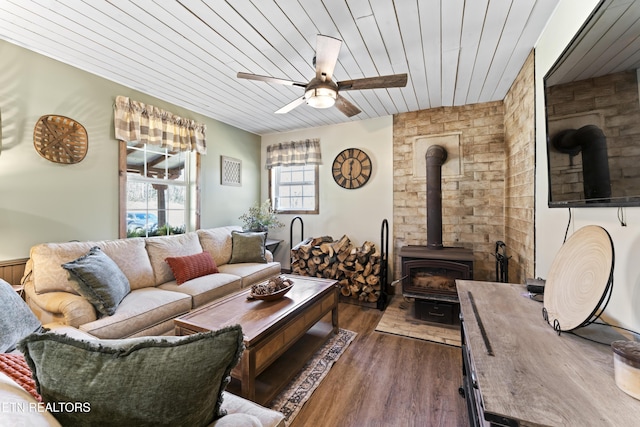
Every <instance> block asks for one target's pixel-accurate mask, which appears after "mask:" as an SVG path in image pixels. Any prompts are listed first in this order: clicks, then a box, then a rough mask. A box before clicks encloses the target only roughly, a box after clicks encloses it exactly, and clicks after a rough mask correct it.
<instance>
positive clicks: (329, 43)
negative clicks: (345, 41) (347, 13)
mask: <svg viewBox="0 0 640 427" xmlns="http://www.w3.org/2000/svg"><path fill="white" fill-rule="evenodd" d="M340 46H342V40H338V39H336V38H333V37H329V36H323V35H322V34H318V38H317V41H316V77H317V78H321V76H322V74H324V75H326V76H327V79H328V80H331V78H332V76H333V69H334V68H336V62H338V54H339V53H340Z"/></svg>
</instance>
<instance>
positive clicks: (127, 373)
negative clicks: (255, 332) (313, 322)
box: [20, 325, 243, 426]
mask: <svg viewBox="0 0 640 427" xmlns="http://www.w3.org/2000/svg"><path fill="white" fill-rule="evenodd" d="M20 350H21V351H22V352H23V353H24V355H25V358H26V360H27V363H28V364H29V366H30V367H31V369H32V371H33V372H34V376H35V379H36V384H37V387H38V390H39V392H40V394H41V396H42V398H43V401H44V402H47V403H52V404H55V403H63V402H64V403H67V402H81V403H82V405H83V408H86V410H78V411H75V410H74V411H68V412H67V411H60V412H56V413H55V414H54V415H55V417H56V418H57V419H58V421H60V423H61V424H63V425H96V426H97V425H100V426H124V425H136V426H157V425H181V426H206V425H208V424H209V423H211V422H212V421H213V420H215V419H217V418H219V417H221V416H222V415H224V413H223V412H221V408H220V407H221V404H222V392H223V390H224V388H225V387H226V385H227V384H228V382H229V379H230V377H229V375H230V373H231V369H232V368H233V367H234V366H235V365H236V364H237V363H238V361H239V360H240V355H241V354H242V350H243V344H242V329H241V328H240V326H239V325H235V326H229V327H226V328H224V329H220V330H218V331H211V332H205V333H199V334H193V335H189V336H185V337H145V338H131V339H125V340H92V341H84V340H76V339H73V338H70V337H67V336H64V335H58V334H55V333H45V334H32V335H30V336H28V337H27V338H25V339H24V340H23V341H21V342H20Z"/></svg>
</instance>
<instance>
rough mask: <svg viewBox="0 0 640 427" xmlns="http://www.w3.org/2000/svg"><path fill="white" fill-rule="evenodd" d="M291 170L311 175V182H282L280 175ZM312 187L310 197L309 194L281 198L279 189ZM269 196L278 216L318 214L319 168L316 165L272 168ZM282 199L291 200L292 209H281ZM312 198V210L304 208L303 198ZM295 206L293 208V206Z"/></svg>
mask: <svg viewBox="0 0 640 427" xmlns="http://www.w3.org/2000/svg"><path fill="white" fill-rule="evenodd" d="M292 168H303V169H305V173H304V174H303V175H305V176H308V173H311V174H312V176H313V180H305V179H302V180H299V181H283V180H282V179H281V176H282V175H281V174H282V173H290V171H291V169H292ZM309 185H313V192H312V195H310V194H309V193H304V194H297V195H294V196H291V195H287V196H281V189H282V188H284V187H289V188H291V187H297V186H309ZM269 195H270V198H271V204H272V206H273V210H274V211H275V212H276V213H279V214H318V213H319V212H320V197H319V195H320V191H319V167H318V165H305V166H274V167H272V168H271V169H270V170H269ZM283 197H287V198H289V199H292V200H293V203H292V204H291V205H292V206H293V207H282V203H281V200H282V198H283ZM309 197H313V198H314V203H313V207H312V208H306V209H305V208H304V207H303V206H304V202H303V199H304V198H309ZM294 205H295V206H294Z"/></svg>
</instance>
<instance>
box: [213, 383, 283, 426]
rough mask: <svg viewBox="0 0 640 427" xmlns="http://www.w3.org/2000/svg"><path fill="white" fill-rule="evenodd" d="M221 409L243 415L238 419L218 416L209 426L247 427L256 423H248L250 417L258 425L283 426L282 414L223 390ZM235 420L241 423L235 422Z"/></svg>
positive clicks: (231, 413)
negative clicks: (257, 422)
mask: <svg viewBox="0 0 640 427" xmlns="http://www.w3.org/2000/svg"><path fill="white" fill-rule="evenodd" d="M222 399H223V400H222V409H223V410H225V411H227V413H228V414H229V415H234V414H236V415H240V414H242V415H244V416H248V417H249V418H248V419H247V418H245V417H238V419H237V420H236V419H234V418H235V417H227V420H225V417H222V418H220V419H219V420H217V421H214V422H213V423H212V424H210V425H209V427H228V426H234V427H235V426H236V425H238V427H240V426H242V427H249V426H252V424H253V425H256V423H255V422H254V423H250V422H249V421H250V419H252V420H253V421H259V423H260V424H259V426H261V427H284V426H285V423H284V415H282V414H281V413H280V412H277V411H274V410H272V409H269V408H265V407H264V406H261V405H258V404H257V403H255V402H252V401H250V400H247V399H244V398H242V397H240V396H236V395H235V394H232V393H229V392H228V391H225V392H223V394H222ZM236 421H237V422H239V423H241V424H236Z"/></svg>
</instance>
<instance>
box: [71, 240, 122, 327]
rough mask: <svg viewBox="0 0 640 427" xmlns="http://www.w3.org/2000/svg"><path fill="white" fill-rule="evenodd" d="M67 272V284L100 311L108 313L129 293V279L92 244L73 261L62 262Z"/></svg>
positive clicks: (113, 311) (108, 314) (113, 310)
mask: <svg viewBox="0 0 640 427" xmlns="http://www.w3.org/2000/svg"><path fill="white" fill-rule="evenodd" d="M62 267H63V268H64V269H65V270H67V271H68V272H69V275H70V279H72V280H70V282H71V283H70V284H71V286H72V287H73V288H74V289H75V290H76V292H78V293H79V294H80V295H82V296H83V297H85V298H86V299H87V300H88V301H89V302H90V303H91V304H93V306H94V307H95V308H96V310H98V311H99V312H100V313H102V314H104V315H106V316H111V315H112V314H113V313H115V311H116V308H118V305H119V304H120V302H121V301H122V299H123V298H124V297H126V296H127V294H128V293H129V292H131V286H130V284H129V279H127V276H125V275H124V273H123V272H122V270H120V267H118V264H116V263H115V261H113V260H112V259H111V258H109V256H108V255H107V254H105V253H104V252H102V250H101V249H100V248H99V247H97V246H94V247H93V248H91V250H89V253H87V254H86V255H83V256H81V257H80V258H78V259H77V260H75V261H71V262H67V263H65V264H62Z"/></svg>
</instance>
